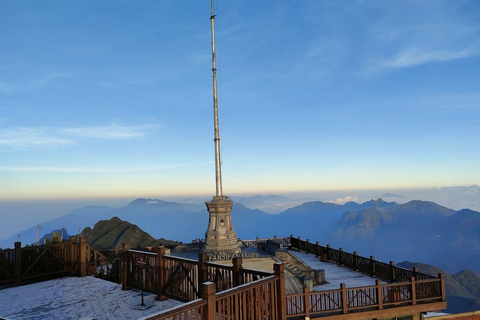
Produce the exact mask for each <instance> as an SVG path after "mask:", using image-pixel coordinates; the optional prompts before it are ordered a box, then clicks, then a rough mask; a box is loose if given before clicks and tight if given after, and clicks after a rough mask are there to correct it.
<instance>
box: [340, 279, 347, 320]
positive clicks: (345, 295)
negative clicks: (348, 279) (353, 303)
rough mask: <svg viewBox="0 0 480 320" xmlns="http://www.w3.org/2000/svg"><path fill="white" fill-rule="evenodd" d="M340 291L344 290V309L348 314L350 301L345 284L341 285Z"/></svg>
mask: <svg viewBox="0 0 480 320" xmlns="http://www.w3.org/2000/svg"><path fill="white" fill-rule="evenodd" d="M340 289H342V309H343V313H344V314H347V313H348V299H347V288H346V286H345V283H340Z"/></svg>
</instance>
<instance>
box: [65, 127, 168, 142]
mask: <svg viewBox="0 0 480 320" xmlns="http://www.w3.org/2000/svg"><path fill="white" fill-rule="evenodd" d="M158 127H159V126H158V125H155V124H149V125H141V126H120V125H117V124H111V125H106V126H97V127H74V128H63V129H60V131H61V132H63V133H66V134H70V135H73V136H76V137H82V138H97V139H132V138H139V137H143V136H145V135H146V134H148V133H151V132H152V131H154V130H156V129H157V128H158Z"/></svg>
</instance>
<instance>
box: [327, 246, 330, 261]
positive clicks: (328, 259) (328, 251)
mask: <svg viewBox="0 0 480 320" xmlns="http://www.w3.org/2000/svg"><path fill="white" fill-rule="evenodd" d="M327 261H330V245H329V244H327Z"/></svg>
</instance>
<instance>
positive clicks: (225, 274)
mask: <svg viewBox="0 0 480 320" xmlns="http://www.w3.org/2000/svg"><path fill="white" fill-rule="evenodd" d="M124 251H125V252H124V256H125V261H124V272H123V274H124V276H123V278H124V280H123V282H124V283H125V285H124V287H123V288H124V289H128V288H136V289H142V288H143V289H145V290H146V291H149V292H152V293H156V294H157V298H158V299H165V298H166V297H170V298H175V299H178V300H182V301H192V300H196V299H198V298H199V297H200V287H201V284H202V283H203V282H206V281H210V282H213V283H214V284H215V290H216V292H222V291H225V290H228V289H230V288H233V287H236V286H239V285H242V284H246V283H250V282H253V281H256V280H259V279H263V278H266V277H270V276H272V275H273V273H272V272H266V271H259V270H250V269H245V268H243V267H242V259H241V258H234V259H233V265H227V264H220V263H214V262H208V261H207V255H206V254H205V253H200V254H199V256H198V257H199V258H198V261H197V260H192V259H186V258H180V257H175V256H170V255H166V254H165V249H164V248H159V250H158V251H157V252H156V253H151V252H145V251H138V250H130V249H128V248H125V250H124ZM139 257H142V258H143V259H147V260H148V262H149V263H148V268H145V269H142V268H139V267H137V266H136V260H137V258H139Z"/></svg>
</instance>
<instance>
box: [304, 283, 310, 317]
mask: <svg viewBox="0 0 480 320" xmlns="http://www.w3.org/2000/svg"><path fill="white" fill-rule="evenodd" d="M303 297H304V303H305V319H307V318H308V319H309V318H310V293H309V291H308V288H303Z"/></svg>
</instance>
